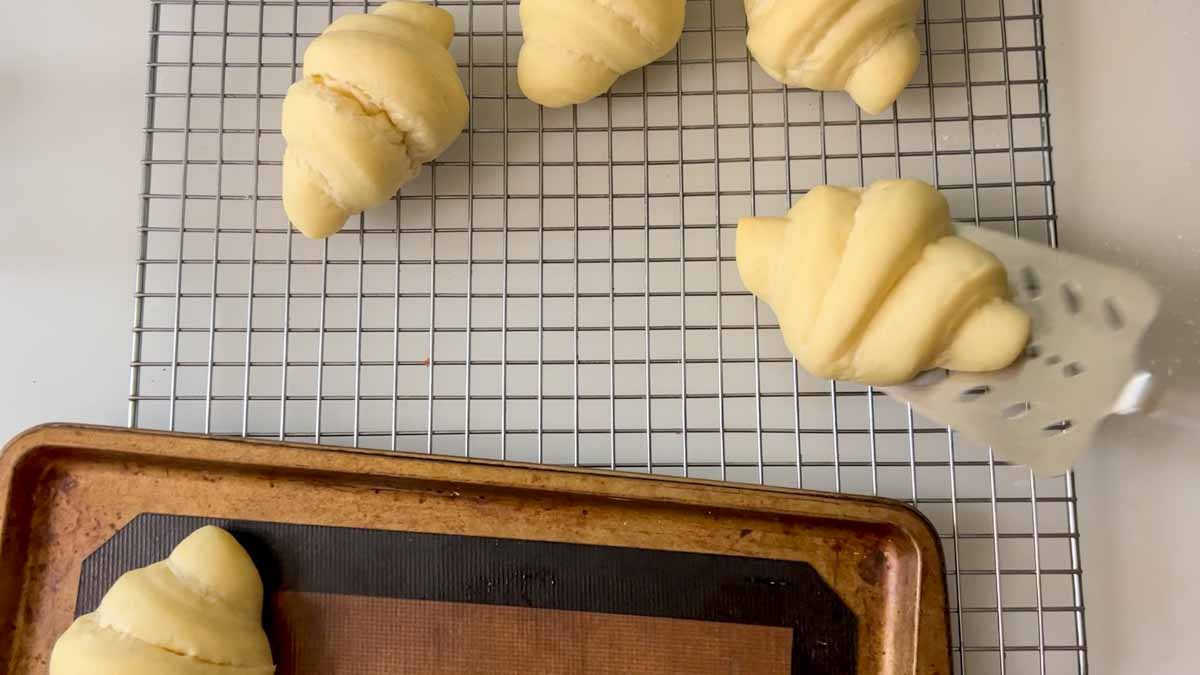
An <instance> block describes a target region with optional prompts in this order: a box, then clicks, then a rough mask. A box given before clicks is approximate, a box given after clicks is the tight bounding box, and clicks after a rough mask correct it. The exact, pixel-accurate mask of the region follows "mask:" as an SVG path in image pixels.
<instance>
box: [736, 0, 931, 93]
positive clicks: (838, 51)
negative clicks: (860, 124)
mask: <svg viewBox="0 0 1200 675" xmlns="http://www.w3.org/2000/svg"><path fill="white" fill-rule="evenodd" d="M745 2H746V21H747V24H748V25H749V28H750V32H749V33H748V34H747V36H746V46H747V47H749V48H750V53H751V54H753V55H754V58H755V59H756V60H757V61H758V64H759V65H760V66H762V69H763V70H764V71H766V72H767V74H768V75H770V76H771V77H773V78H775V79H776V80H778V81H780V82H782V83H784V84H787V85H791V86H797V87H807V88H809V89H819V90H824V91H830V90H842V89H844V90H846V91H847V92H849V94H850V96H851V97H853V98H854V102H855V103H857V104H858V105H859V107H861V108H862V109H863V110H865V111H867V112H868V113H871V114H873V115H875V114H878V113H881V112H883V111H884V109H886V108H887V107H888V106H889V105H891V104H892V103H893V102H895V100H896V98H897V97H899V96H900V92H901V91H902V90H903V89H904V87H906V86H908V83H909V82H911V81H912V78H913V74H914V73H916V71H917V64H918V63H919V61H920V58H921V43H920V42H919V41H918V40H917V33H916V18H917V14H918V12H919V11H920V8H921V0H745Z"/></svg>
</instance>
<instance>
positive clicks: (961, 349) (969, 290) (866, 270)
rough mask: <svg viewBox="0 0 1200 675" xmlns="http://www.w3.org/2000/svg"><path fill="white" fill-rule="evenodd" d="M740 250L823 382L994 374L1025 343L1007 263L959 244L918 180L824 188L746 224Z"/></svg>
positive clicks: (749, 275)
mask: <svg viewBox="0 0 1200 675" xmlns="http://www.w3.org/2000/svg"><path fill="white" fill-rule="evenodd" d="M736 245H737V264H738V271H739V273H740V274H741V277H742V283H744V284H745V286H746V288H747V289H748V290H750V292H751V293H753V294H754V295H756V296H758V297H759V298H760V299H762V300H763V301H764V302H766V303H767V304H769V305H770V306H771V308H772V309H773V310H774V311H775V314H776V316H777V317H778V318H779V325H780V329H781V330H782V332H783V337H784V340H785V341H786V342H787V345H788V348H789V349H790V350H791V352H792V353H793V354H794V355H795V356H796V359H797V360H798V361H799V362H800V364H801V365H803V366H804V367H805V369H807V370H808V371H809V372H811V373H813V374H814V375H818V376H820V377H828V378H835V379H841V380H853V381H857V382H861V383H864V384H875V385H886V384H897V383H900V382H905V381H907V380H910V379H912V378H913V377H914V376H916V375H917V374H918V373H919V372H921V371H923V370H927V369H929V368H935V367H941V368H948V369H950V370H963V371H974V372H980V371H989V370H998V369H1000V368H1004V367H1005V366H1008V365H1009V364H1010V363H1012V362H1013V361H1014V360H1015V359H1016V358H1017V356H1019V355H1020V353H1021V351H1022V349H1023V348H1024V347H1025V343H1026V341H1027V340H1028V337H1029V325H1030V320H1029V316H1028V315H1027V314H1025V312H1023V311H1022V310H1020V309H1018V308H1017V307H1016V306H1015V305H1013V304H1012V303H1011V302H1009V300H1008V298H1009V288H1008V278H1007V274H1006V272H1005V270H1004V267H1003V266H1002V265H1001V264H1000V261H999V260H997V259H996V258H995V256H993V255H992V254H991V253H989V252H987V251H985V250H984V249H982V248H980V247H979V246H977V245H975V244H973V243H971V242H969V241H967V240H966V239H963V238H961V237H956V236H954V231H953V228H952V227H951V224H950V212H949V207H948V206H947V204H946V200H945V198H944V197H942V196H941V194H939V193H938V192H937V191H936V190H934V189H933V188H932V187H931V186H929V185H926V184H925V183H922V182H919V181H912V180H888V181H879V182H877V183H874V184H873V185H871V186H870V187H868V188H866V189H864V190H859V189H854V188H838V187H829V186H819V187H817V188H815V189H813V190H812V191H811V192H809V193H808V194H807V195H805V196H804V197H803V198H801V199H800V200H799V201H798V202H796V204H795V206H793V207H792V209H791V211H789V212H788V215H787V216H786V217H783V218H775V217H765V218H743V219H742V220H741V221H740V222H739V223H738V230H737V244H736Z"/></svg>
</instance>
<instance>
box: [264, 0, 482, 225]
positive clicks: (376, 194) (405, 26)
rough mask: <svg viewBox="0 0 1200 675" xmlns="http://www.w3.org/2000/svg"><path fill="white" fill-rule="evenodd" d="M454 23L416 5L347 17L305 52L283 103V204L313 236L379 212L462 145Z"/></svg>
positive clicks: (462, 100)
mask: <svg viewBox="0 0 1200 675" xmlns="http://www.w3.org/2000/svg"><path fill="white" fill-rule="evenodd" d="M453 36H454V19H453V17H451V16H450V14H449V13H448V12H446V11H445V10H442V9H439V8H436V7H433V6H431V5H425V4H422V3H416V2H390V3H388V4H386V5H384V6H382V7H380V8H379V9H377V10H376V11H375V12H374V13H372V14H349V15H346V16H343V17H340V18H339V19H337V20H336V21H334V22H333V23H332V24H330V25H329V27H328V28H326V29H325V32H323V33H322V34H321V36H320V37H318V38H317V39H316V40H314V41H313V43H312V44H311V45H309V47H308V49H307V50H306V51H305V53H304V79H303V80H301V81H299V82H297V83H295V84H293V85H292V86H291V87H290V88H289V89H288V94H287V97H286V98H285V99H284V102H283V120H282V125H281V126H282V130H283V135H284V138H285V139H286V140H287V144H288V145H287V150H286V151H285V152H284V157H283V206H284V209H285V210H286V211H287V214H288V217H289V218H290V219H291V221H292V222H293V224H295V225H296V227H297V228H298V229H299V230H300V231H301V232H303V233H304V234H306V235H308V236H310V237H327V236H329V235H330V234H333V233H334V232H336V231H338V230H339V229H341V227H342V225H343V224H344V223H345V221H346V218H348V217H349V216H351V215H353V214H355V213H358V212H360V211H364V210H366V209H369V208H371V207H373V206H377V205H379V204H381V203H383V202H385V201H387V200H388V199H390V198H391V197H392V195H394V194H395V193H396V191H397V190H398V189H400V187H401V186H402V185H403V184H404V183H406V182H408V181H409V180H411V179H412V178H413V177H414V176H416V175H417V173H419V172H420V170H421V165H422V164H424V163H425V162H428V161H429V160H431V159H434V158H435V157H437V156H438V155H440V154H441V153H442V152H444V151H445V150H446V148H448V147H449V146H450V144H451V143H453V142H454V141H455V139H457V138H458V136H459V134H460V133H461V132H462V129H463V127H464V126H465V125H466V121H467V96H466V92H465V91H464V90H463V86H462V82H461V80H459V77H458V66H457V64H456V63H455V61H454V59H453V57H451V55H450V52H449V51H448V49H447V48H448V46H449V44H450V40H451V39H452V38H453Z"/></svg>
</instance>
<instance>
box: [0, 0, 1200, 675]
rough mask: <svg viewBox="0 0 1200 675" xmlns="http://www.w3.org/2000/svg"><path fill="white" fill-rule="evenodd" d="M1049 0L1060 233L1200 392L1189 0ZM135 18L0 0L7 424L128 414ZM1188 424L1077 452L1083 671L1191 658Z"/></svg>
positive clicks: (1134, 428) (1193, 458)
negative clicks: (1134, 282)
mask: <svg viewBox="0 0 1200 675" xmlns="http://www.w3.org/2000/svg"><path fill="white" fill-rule="evenodd" d="M1045 4H1046V7H1045V11H1046V34H1047V43H1048V48H1047V53H1048V62H1049V68H1050V94H1051V112H1052V115H1053V121H1052V124H1051V127H1052V132H1053V141H1054V153H1053V160H1054V164H1055V166H1054V173H1055V178H1056V179H1057V182H1058V185H1057V196H1058V212H1059V214H1060V217H1061V221H1060V223H1061V224H1060V232H1061V234H1062V244H1063V246H1064V247H1065V248H1067V249H1070V250H1076V251H1083V252H1087V253H1089V254H1092V255H1095V256H1098V257H1101V258H1104V259H1108V260H1110V261H1113V262H1117V263H1121V264H1124V265H1127V266H1132V267H1136V268H1138V269H1140V270H1141V271H1142V272H1143V273H1144V274H1146V275H1147V276H1148V277H1150V278H1152V279H1153V280H1155V281H1156V282H1157V283H1158V284H1159V285H1160V286H1161V287H1162V288H1163V289H1164V291H1165V292H1166V294H1167V296H1166V297H1167V314H1166V316H1165V318H1164V320H1163V321H1162V322H1161V326H1160V327H1159V329H1157V331H1156V334H1155V335H1154V336H1153V339H1152V341H1151V342H1152V344H1151V347H1150V348H1151V350H1152V351H1151V354H1150V356H1151V357H1152V358H1153V359H1154V360H1155V361H1156V367H1158V368H1160V370H1161V371H1162V372H1163V373H1164V374H1167V373H1169V377H1170V378H1171V379H1172V380H1173V384H1174V386H1175V388H1176V391H1180V392H1188V391H1189V390H1190V392H1191V394H1190V396H1189V395H1184V396H1181V397H1180V398H1179V399H1178V400H1176V401H1175V402H1174V404H1175V405H1176V406H1178V407H1177V409H1178V410H1185V409H1186V407H1187V406H1189V405H1190V406H1192V407H1193V409H1198V408H1200V398H1197V396H1200V394H1197V393H1196V392H1200V332H1198V331H1197V328H1196V321H1197V320H1198V319H1200V122H1197V119H1198V118H1200V96H1198V95H1197V89H1196V86H1195V77H1196V68H1197V66H1200V3H1196V2H1195V1H1194V0H1146V1H1144V2H1130V1H1129V0H1047V1H1046V3H1045ZM147 22H148V10H147V8H146V6H145V3H142V2H136V1H132V0H127V1H126V2H105V3H97V2H83V1H80V0H77V1H75V2H55V3H46V2H32V1H29V2H24V3H4V5H3V7H2V8H0V23H2V24H3V25H4V26H6V27H7V31H6V34H5V36H4V38H3V41H2V42H0V91H3V92H4V94H3V95H2V96H0V325H2V326H3V330H2V331H0V355H3V356H2V358H0V437H4V438H7V437H9V436H11V435H13V434H14V433H16V432H17V431H19V430H20V429H22V428H25V427H28V426H31V425H33V424H36V423H39V422H44V421H50V420H69V421H79V422H96V423H104V424H117V425H121V424H124V423H125V419H126V408H127V406H126V402H125V396H126V393H127V390H128V379H129V367H128V360H129V348H130V333H129V328H130V326H131V324H132V317H131V314H132V301H131V292H132V288H133V275H134V265H133V259H134V255H135V250H136V232H135V227H136V225H137V223H138V199H137V196H136V195H137V191H138V186H139V185H140V180H141V177H140V168H139V163H138V160H139V158H140V156H141V153H142V134H141V132H140V127H141V124H142V120H143V119H144V116H145V108H144V99H143V96H142V93H143V91H144V89H145V77H146V76H145V72H146V69H145V65H144V64H145V60H146V37H145V31H146V26H147ZM18 27H19V28H18ZM1197 419H1200V418H1197ZM1195 439H1196V435H1195V433H1192V434H1191V435H1188V434H1187V433H1185V432H1183V431H1181V430H1178V429H1174V430H1173V429H1171V428H1170V427H1167V426H1158V427H1152V426H1151V425H1148V424H1146V423H1144V422H1143V423H1140V424H1134V423H1125V424H1117V425H1114V427H1113V429H1112V433H1111V434H1109V435H1108V437H1107V439H1106V441H1105V442H1104V444H1103V445H1104V447H1101V448H1098V449H1097V450H1096V451H1094V452H1092V453H1091V454H1089V455H1088V456H1087V457H1086V458H1085V459H1084V460H1083V461H1082V462H1081V464H1080V466H1079V468H1078V487H1079V492H1080V495H1081V499H1080V512H1081V515H1080V518H1081V529H1082V533H1083V539H1082V541H1083V556H1084V570H1085V574H1084V586H1085V593H1086V605H1087V622H1088V643H1089V652H1090V662H1091V666H1092V670H1093V672H1095V673H1100V674H1101V675H1103V674H1106V673H1130V672H1154V673H1185V672H1195V668H1196V666H1195V659H1194V645H1193V640H1194V639H1195V637H1196V635H1197V634H1198V633H1200V619H1197V618H1196V616H1197V615H1196V612H1195V608H1196V607H1197V606H1200V583H1197V582H1196V577H1195V574H1194V571H1193V567H1194V562H1193V561H1194V560H1196V559H1200V538H1198V537H1197V536H1196V534H1195V533H1196V529H1197V525H1196V524H1197V522H1200V489H1197V488H1196V484H1197V480H1198V479H1200V443H1197V442H1196V440H1195Z"/></svg>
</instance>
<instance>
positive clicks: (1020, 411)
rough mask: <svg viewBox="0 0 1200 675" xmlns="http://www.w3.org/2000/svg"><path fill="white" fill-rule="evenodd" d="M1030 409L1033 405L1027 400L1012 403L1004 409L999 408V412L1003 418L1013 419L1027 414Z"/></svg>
mask: <svg viewBox="0 0 1200 675" xmlns="http://www.w3.org/2000/svg"><path fill="white" fill-rule="evenodd" d="M1030 410H1033V406H1032V405H1030V404H1029V403H1027V402H1022V403H1014V404H1012V405H1010V406H1008V407H1007V408H1005V409H1004V410H1001V411H1000V414H1001V415H1003V416H1004V419H1006V420H1015V419H1019V418H1021V417H1024V416H1026V415H1028V414H1029V411H1030Z"/></svg>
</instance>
